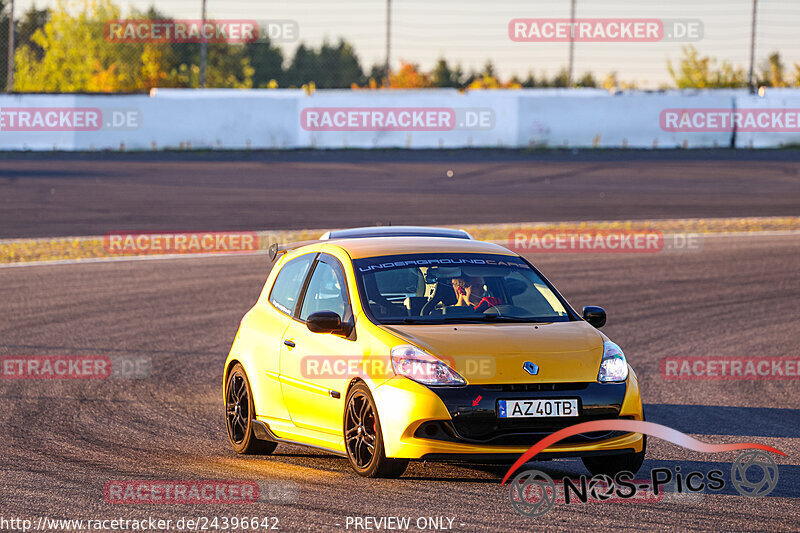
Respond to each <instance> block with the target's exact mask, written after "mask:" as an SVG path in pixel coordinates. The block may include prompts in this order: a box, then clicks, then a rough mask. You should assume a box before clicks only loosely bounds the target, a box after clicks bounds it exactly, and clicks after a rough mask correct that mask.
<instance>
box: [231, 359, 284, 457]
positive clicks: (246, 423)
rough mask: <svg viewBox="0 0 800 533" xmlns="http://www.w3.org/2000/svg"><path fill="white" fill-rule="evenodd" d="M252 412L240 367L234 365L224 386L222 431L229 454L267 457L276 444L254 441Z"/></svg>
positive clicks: (249, 397) (249, 391)
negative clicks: (227, 443)
mask: <svg viewBox="0 0 800 533" xmlns="http://www.w3.org/2000/svg"><path fill="white" fill-rule="evenodd" d="M255 416H256V410H255V407H254V405H253V392H252V390H251V389H250V381H249V380H248V379H247V374H246V373H245V371H244V367H243V366H242V365H241V364H239V363H236V364H235V365H234V366H233V368H232V369H231V371H230V374H228V379H227V381H226V382H225V427H226V428H227V430H228V440H229V441H230V443H231V447H233V451H235V452H236V453H239V454H247V455H269V454H270V453H272V452H273V451H275V448H276V447H277V446H278V443H277V442H269V441H264V440H258V439H257V438H256V437H255V435H254V434H253V419H254V418H255Z"/></svg>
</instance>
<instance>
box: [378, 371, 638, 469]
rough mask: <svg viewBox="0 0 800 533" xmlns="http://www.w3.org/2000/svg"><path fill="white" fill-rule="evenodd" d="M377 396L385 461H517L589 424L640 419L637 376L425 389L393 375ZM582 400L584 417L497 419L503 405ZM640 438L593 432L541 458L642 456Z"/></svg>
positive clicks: (627, 434)
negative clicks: (547, 440) (563, 432)
mask: <svg viewBox="0 0 800 533" xmlns="http://www.w3.org/2000/svg"><path fill="white" fill-rule="evenodd" d="M373 396H374V398H375V401H376V403H377V406H378V413H379V415H380V419H381V429H382V432H383V439H384V447H385V450H386V456H387V457H396V458H408V459H458V460H470V459H472V460H484V459H485V460H507V459H516V458H518V457H519V455H521V454H522V453H523V452H525V451H527V450H528V448H530V447H531V446H532V445H533V444H535V443H536V442H538V441H539V440H541V439H542V438H543V437H545V436H547V435H549V434H551V433H553V432H555V431H558V430H559V429H562V428H565V427H568V426H571V425H574V424H577V423H580V422H587V421H590V420H602V419H617V418H625V419H631V420H642V419H643V417H642V403H641V397H640V395H639V385H638V381H637V380H636V376H635V374H634V373H633V371H631V372H630V374H629V376H628V379H627V381H625V382H624V383H608V384H606V383H557V384H552V383H546V384H524V385H519V384H518V385H467V386H464V387H430V388H429V387H426V386H424V385H421V384H419V383H416V382H414V381H411V380H409V379H406V378H402V377H397V376H396V377H394V378H392V379H390V380H389V381H387V382H385V383H384V384H382V385H381V386H379V387H377V388H376V389H375V390H374V391H373ZM531 398H553V399H555V398H577V399H578V410H579V416H577V417H563V418H555V417H553V418H536V419H531V418H525V419H523V418H517V419H506V418H499V417H498V416H497V409H498V400H500V399H506V400H514V399H531ZM642 446H643V437H642V435H641V434H639V433H619V432H605V433H602V432H594V433H586V434H582V435H576V436H574V437H571V438H569V439H565V440H563V441H561V442H559V443H557V444H554V445H553V446H551V447H549V448H547V449H546V450H545V451H544V452H542V453H541V454H540V455H538V456H537V458H540V459H545V458H553V457H576V456H585V455H596V454H599V455H611V454H614V453H626V452H640V451H641V450H642Z"/></svg>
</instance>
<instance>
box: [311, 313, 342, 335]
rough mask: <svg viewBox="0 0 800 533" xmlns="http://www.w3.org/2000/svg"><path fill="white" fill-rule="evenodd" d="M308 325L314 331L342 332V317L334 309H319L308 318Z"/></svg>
mask: <svg viewBox="0 0 800 533" xmlns="http://www.w3.org/2000/svg"><path fill="white" fill-rule="evenodd" d="M306 326H307V327H308V329H309V331H313V332H314V333H341V332H342V329H343V328H342V317H340V316H339V315H338V314H336V313H334V312H333V311H317V312H316V313H311V314H310V315H308V318H307V319H306Z"/></svg>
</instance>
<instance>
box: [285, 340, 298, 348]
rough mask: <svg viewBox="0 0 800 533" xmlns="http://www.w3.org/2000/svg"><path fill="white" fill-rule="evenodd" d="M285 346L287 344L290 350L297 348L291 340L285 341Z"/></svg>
mask: <svg viewBox="0 0 800 533" xmlns="http://www.w3.org/2000/svg"><path fill="white" fill-rule="evenodd" d="M283 344H285V345H286V346H288V347H289V348H294V347H295V344H294V341H290V340H289V339H286V340H285V341H283Z"/></svg>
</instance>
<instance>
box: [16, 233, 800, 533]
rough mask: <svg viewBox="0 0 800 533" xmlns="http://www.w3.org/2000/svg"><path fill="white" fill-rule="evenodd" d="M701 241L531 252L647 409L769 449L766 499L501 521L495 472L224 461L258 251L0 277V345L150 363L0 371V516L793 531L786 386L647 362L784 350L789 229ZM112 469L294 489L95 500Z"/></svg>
mask: <svg viewBox="0 0 800 533" xmlns="http://www.w3.org/2000/svg"><path fill="white" fill-rule="evenodd" d="M703 244H704V245H703V248H702V250H701V251H696V252H693V253H683V254H677V253H675V254H658V255H652V256H634V255H628V256H625V255H615V256H610V255H583V256H576V255H561V256H556V255H550V256H541V257H534V258H533V260H534V261H535V263H536V264H538V265H539V266H540V267H541V268H542V270H543V271H544V272H545V273H546V274H547V275H548V276H549V277H550V278H551V279H552V280H553V281H554V282H555V283H556V285H557V286H558V287H559V288H560V289H561V290H562V292H563V293H564V294H565V296H566V297H567V298H568V299H569V300H570V301H571V302H572V304H573V305H574V306H581V305H585V304H599V305H603V306H605V307H606V309H607V310H608V312H609V323H608V325H607V326H606V328H605V329H604V331H605V332H606V333H607V334H608V335H609V336H610V337H611V338H613V339H614V340H616V341H617V342H618V343H620V344H621V345H622V346H623V347H624V348H625V349H626V352H627V354H628V357H629V359H630V361H631V362H632V364H633V365H634V367H635V368H636V370H637V372H638V374H639V376H640V379H641V383H642V392H643V396H644V398H645V401H646V403H648V404H650V406H649V410H650V411H649V412H650V415H649V418H650V420H654V421H657V422H661V423H665V424H668V425H671V426H673V427H675V428H677V429H680V430H682V431H686V432H688V433H691V434H695V435H696V436H698V437H699V438H701V439H703V440H706V441H710V442H717V443H719V442H743V441H755V442H763V443H766V444H770V445H772V446H775V447H777V448H779V449H782V450H783V451H785V452H786V453H788V454H789V457H788V458H780V459H779V460H778V462H779V464H780V465H781V466H780V483H779V485H778V488H777V489H776V492H775V493H774V494H773V495H772V496H770V497H768V498H766V499H747V498H744V497H742V496H738V495H735V493H734V492H733V491H732V490H728V489H726V490H725V491H724V494H713V495H706V496H705V497H704V499H702V500H700V501H698V502H694V503H667V502H661V503H651V504H632V503H595V504H589V505H581V504H571V505H563V504H562V505H557V506H556V508H555V509H553V510H551V511H550V512H549V513H548V514H547V515H545V516H544V517H542V518H539V519H529V518H525V517H522V516H520V515H518V514H516V512H515V511H514V510H513V509H512V507H511V505H510V503H509V501H508V492H507V489H506V487H501V486H500V484H499V481H500V478H501V477H502V475H503V474H504V473H505V470H506V469H505V468H504V467H475V466H472V467H470V466H463V465H449V464H435V463H426V464H422V463H416V464H413V465H412V466H411V467H410V468H409V470H408V471H407V473H406V474H405V476H404V477H403V478H402V479H400V480H394V481H390V480H367V479H362V478H359V477H357V476H356V475H354V474H353V473H352V472H351V471H350V468H349V465H348V464H347V462H346V460H345V459H341V458H337V457H333V456H329V455H326V454H324V453H318V452H316V451H313V450H309V449H304V448H300V447H294V446H287V445H281V446H279V448H278V450H277V451H276V454H275V455H273V456H269V457H237V456H235V455H234V454H233V453H232V451H231V450H230V449H229V446H228V444H227V442H226V436H225V430H224V425H223V405H222V400H221V391H220V382H221V370H222V362H223V360H224V357H225V354H226V351H227V349H228V348H229V346H230V343H231V341H232V338H233V335H234V333H235V331H236V327H237V324H238V320H239V318H240V317H241V316H242V314H243V313H244V312H245V311H246V310H247V309H248V307H249V306H250V305H252V303H253V302H254V300H255V298H256V296H257V293H258V291H259V289H260V288H261V285H262V283H263V281H264V279H265V276H266V274H267V265H266V261H267V260H266V258H265V257H264V256H251V257H241V256H240V257H230V256H229V257H214V258H205V259H192V260H189V259H181V260H163V261H139V262H122V263H105V264H84V265H67V266H38V267H28V268H18V269H4V270H3V271H0V280H1V282H0V316H2V317H3V319H2V322H0V339H2V344H0V354H2V355H15V354H71V355H75V354H106V355H127V356H141V355H145V356H149V357H152V359H153V362H154V364H153V373H152V375H151V376H150V377H149V378H148V379H144V380H137V381H122V380H101V381H71V382H69V381H50V382H48V381H23V382H15V381H9V380H4V381H3V382H2V389H0V422H2V428H3V429H2V434H1V437H2V442H3V447H4V450H3V454H2V456H3V459H2V461H3V468H2V473H0V501H2V513H3V515H4V516H24V517H38V516H50V517H56V518H59V517H60V518H75V519H78V518H84V519H88V518H93V519H98V518H116V517H123V518H125V517H127V518H142V517H148V516H153V517H159V518H164V519H173V520H175V519H177V518H179V517H181V516H188V517H191V516H215V515H217V516H230V515H234V514H235V515H240V516H241V515H242V514H247V515H249V516H252V515H257V516H265V515H274V516H278V517H279V519H280V526H281V530H283V531H297V530H309V531H334V530H342V529H343V528H344V526H345V524H346V522H345V520H346V517H347V516H353V515H358V516H410V517H412V520H416V519H417V517H420V516H425V517H427V516H447V517H454V518H455V521H454V528H455V530H460V531H489V530H494V531H530V530H532V529H534V528H536V527H537V526H542V527H547V528H548V529H559V530H564V531H575V530H586V529H592V530H598V531H605V530H609V529H611V528H615V529H617V528H618V529H636V530H640V529H648V530H654V529H655V530H686V529H687V528H688V529H692V530H708V531H712V530H713V531H730V530H749V531H752V530H758V531H787V530H797V529H798V526H799V525H800V504H798V501H800V499H798V498H800V464H798V460H797V457H798V455H799V454H800V429H798V428H800V414H799V413H800V410H799V409H798V400H800V393H799V392H800V391H798V385H797V382H796V381H783V382H776V381H773V382H766V381H755V382H665V381H664V380H662V379H661V378H660V377H659V373H658V361H659V359H660V358H661V357H663V356H667V355H741V354H754V355H756V354H757V355H795V356H796V355H797V354H798V348H797V347H798V346H800V328H798V326H797V313H796V310H797V302H798V299H800V284H799V283H798V277H797V266H798V250H800V236H788V237H787V236H783V237H770V238H754V237H718V238H713V239H708V240H707V241H706V242H705V243H703ZM734 457H735V454H733V453H728V454H721V455H716V456H713V455H702V454H694V453H692V452H688V451H687V450H684V449H682V448H678V447H676V446H673V445H671V444H668V443H665V442H663V441H658V440H657V439H651V441H650V448H649V455H648V460H647V461H646V462H645V465H644V469H643V472H649V470H650V469H651V468H654V467H657V466H667V467H673V466H675V465H679V466H681V467H682V470H683V471H684V472H688V471H689V470H708V469H709V468H711V467H714V466H716V467H720V468H721V469H722V470H723V471H725V472H726V476H727V475H728V474H727V472H729V469H730V462H731V461H732V460H733V458H734ZM533 465H535V467H536V468H539V469H541V470H544V471H545V472H548V473H549V474H551V475H553V476H554V477H555V476H562V475H567V474H570V475H579V474H582V473H584V470H583V469H582V466H581V465H580V463H579V462H578V461H574V460H564V461H554V462H540V463H533ZM645 475H647V474H645ZM117 479H154V480H176V479H233V480H256V481H262V480H271V481H275V480H282V481H292V482H295V483H297V484H298V487H299V499H298V501H297V502H296V503H295V504H293V505H278V504H269V505H264V504H252V505H246V506H244V507H245V509H242V506H227V507H225V506H213V505H201V506H189V505H183V506H162V505H155V506H129V505H117V506H112V505H108V504H106V503H104V501H103V486H104V484H105V483H106V482H108V481H109V480H117ZM726 479H727V478H726ZM337 524H338V525H337ZM350 530H351V531H352V530H353V529H352V527H351V529H350ZM413 530H415V529H412V531H413Z"/></svg>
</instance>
